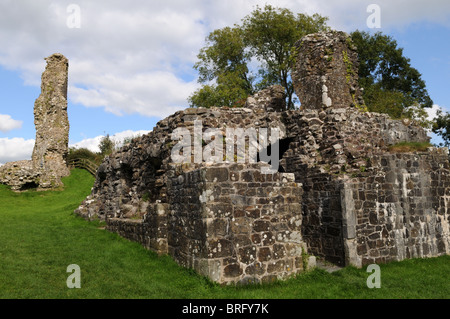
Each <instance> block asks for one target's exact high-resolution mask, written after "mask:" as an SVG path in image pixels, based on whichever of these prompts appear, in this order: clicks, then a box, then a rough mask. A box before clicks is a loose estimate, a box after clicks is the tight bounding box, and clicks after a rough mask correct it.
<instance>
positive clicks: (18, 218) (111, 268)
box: [0, 169, 450, 299]
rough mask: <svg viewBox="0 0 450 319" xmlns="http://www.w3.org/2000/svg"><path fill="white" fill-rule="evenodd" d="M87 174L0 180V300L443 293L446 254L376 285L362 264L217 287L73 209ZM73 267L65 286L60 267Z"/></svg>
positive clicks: (389, 270) (385, 275) (406, 264)
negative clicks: (48, 187) (75, 276)
mask: <svg viewBox="0 0 450 319" xmlns="http://www.w3.org/2000/svg"><path fill="white" fill-rule="evenodd" d="M93 181H94V180H93V177H92V176H90V175H89V173H87V172H86V171H84V170H79V169H74V170H72V174H71V176H69V177H67V178H65V179H64V183H65V190H64V191H47V192H35V191H28V192H25V193H21V194H16V193H13V192H11V191H10V190H9V188H8V187H6V186H4V185H0V298H12V299H16V298H20V299H22V298H44V299H45V298H57V299H62V298H73V299H75V298H108V299H110V298H111V299H112V298H151V299H157V298H165V299H198V298H230V299H235V298H245V299H253V298H264V299H273V298H283V299H290V298H403V299H406V298H446V299H447V298H449V297H450V256H442V257H438V258H430V259H412V260H406V261H402V262H394V263H390V264H386V265H380V266H381V288H379V289H377V288H373V289H369V288H368V287H367V285H366V280H367V278H368V276H369V275H370V274H369V273H367V272H366V270H365V269H356V268H353V267H348V268H345V269H342V270H340V271H338V272H334V273H332V274H329V273H327V272H325V271H323V270H320V269H316V270H314V271H311V272H309V273H305V274H302V275H299V276H297V277H296V278H293V279H290V280H287V281H284V282H277V283H274V284H270V285H259V286H247V287H223V286H219V285H217V284H213V283H211V282H210V281H208V280H206V279H205V278H203V277H201V276H198V275H197V274H195V273H194V272H193V271H191V270H188V269H184V268H181V267H179V266H178V265H177V264H176V263H175V262H174V261H173V260H172V259H171V258H170V257H168V256H163V257H158V256H157V255H156V254H154V253H152V252H150V251H148V250H146V249H144V248H143V247H142V246H140V245H139V244H137V243H134V242H130V241H128V240H126V239H123V238H121V237H119V236H118V235H116V234H113V233H110V232H108V231H105V230H103V229H102V228H101V227H100V226H101V225H100V224H99V223H96V222H87V221H85V220H84V219H82V218H80V217H78V216H75V215H74V214H73V211H74V209H75V208H76V207H77V206H78V205H79V204H80V202H81V201H82V200H83V199H84V198H85V197H86V196H87V195H88V194H89V193H90V188H91V187H92V184H93ZM70 264H77V265H79V266H80V269H81V288H80V289H69V288H67V285H66V280H67V278H68V276H69V275H70V274H71V273H67V272H66V270H67V266H69V265H70Z"/></svg>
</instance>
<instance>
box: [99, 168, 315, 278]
mask: <svg viewBox="0 0 450 319" xmlns="http://www.w3.org/2000/svg"><path fill="white" fill-rule="evenodd" d="M261 165H263V164H262V163H259V164H253V165H242V164H232V165H220V164H219V165H212V166H206V167H203V168H200V169H195V170H193V171H189V172H182V171H179V173H178V174H176V175H175V176H173V177H172V178H171V179H170V187H169V188H168V189H169V192H168V201H169V204H170V205H167V206H161V207H160V208H161V209H160V210H159V211H155V214H153V216H152V217H150V216H149V215H152V214H149V215H147V217H146V218H145V219H144V220H140V221H136V220H130V219H128V220H125V219H119V218H112V219H108V220H107V225H108V226H107V227H108V229H109V230H111V231H115V232H117V233H119V234H120V235H121V236H123V237H125V238H128V239H130V240H134V241H138V242H140V243H142V244H143V245H144V246H146V247H147V248H149V249H152V250H155V251H157V252H158V253H168V254H169V255H170V256H172V257H173V258H174V259H175V260H176V261H177V262H178V263H179V264H181V265H183V266H185V267H188V268H193V269H195V270H196V271H198V272H199V273H200V274H202V275H205V276H207V277H209V278H211V279H212V280H214V281H216V282H220V283H248V282H269V281H273V280H275V279H277V278H285V277H288V276H291V275H293V274H295V273H298V272H301V271H303V270H304V267H306V264H307V263H308V262H309V266H310V267H311V266H312V265H313V263H314V261H315V260H314V259H312V258H309V257H306V252H307V250H306V245H305V243H304V242H303V239H302V235H301V227H302V214H301V198H302V188H301V185H299V184H297V183H295V182H294V176H293V175H292V174H287V173H274V174H262V173H261ZM169 207H170V209H167V208H169ZM156 214H157V215H158V217H159V220H158V221H157V222H155V220H154V219H153V218H154V217H156ZM156 226H157V227H158V231H157V232H155V229H156V228H157V227H156ZM164 226H166V227H164ZM158 239H159V241H158ZM303 258H305V260H303Z"/></svg>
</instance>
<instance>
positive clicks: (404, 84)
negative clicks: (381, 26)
mask: <svg viewBox="0 0 450 319" xmlns="http://www.w3.org/2000/svg"><path fill="white" fill-rule="evenodd" d="M351 37H352V40H353V42H354V44H355V45H356V47H357V50H358V56H359V61H360V65H359V77H360V80H359V84H360V86H361V87H362V88H363V89H364V96H363V97H364V100H365V103H366V105H367V107H368V109H369V111H373V112H380V113H387V114H389V115H391V117H393V118H397V119H398V118H402V117H408V116H412V115H413V113H411V112H408V110H407V109H408V108H409V107H411V106H412V105H416V104H417V105H419V106H420V107H422V108H424V107H431V106H432V105H433V101H432V100H431V98H430V96H429V95H428V92H427V89H426V85H425V82H424V81H423V80H422V78H421V74H420V73H419V71H417V69H415V68H413V67H412V66H411V63H410V59H409V58H407V57H405V56H404V54H403V49H402V48H398V46H397V42H396V41H395V40H394V39H393V38H392V37H390V36H388V35H383V34H382V33H381V32H377V33H375V34H374V35H370V34H369V33H367V32H364V31H355V32H352V33H351ZM414 114H416V115H417V112H416V113H414ZM422 114H423V112H422Z"/></svg>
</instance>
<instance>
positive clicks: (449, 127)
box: [432, 110, 450, 147]
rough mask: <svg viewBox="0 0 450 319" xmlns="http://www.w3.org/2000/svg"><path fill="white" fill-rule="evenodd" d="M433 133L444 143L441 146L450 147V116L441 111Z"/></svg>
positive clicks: (438, 113)
mask: <svg viewBox="0 0 450 319" xmlns="http://www.w3.org/2000/svg"><path fill="white" fill-rule="evenodd" d="M432 131H433V133H435V134H437V135H439V136H440V137H441V138H442V140H443V141H444V143H441V145H440V146H446V147H450V114H449V113H447V112H443V111H441V110H439V111H438V112H437V117H436V119H435V121H434V123H433V128H432Z"/></svg>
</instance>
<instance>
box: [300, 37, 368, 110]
mask: <svg viewBox="0 0 450 319" xmlns="http://www.w3.org/2000/svg"><path fill="white" fill-rule="evenodd" d="M295 48H296V50H297V57H296V66H295V68H294V70H293V72H292V83H293V85H294V89H295V93H296V94H297V96H298V97H299V99H300V102H301V103H302V108H304V109H312V110H320V109H323V108H329V107H332V108H343V107H344V108H345V107H350V106H358V105H360V106H361V105H363V104H364V102H363V101H362V94H361V91H360V89H359V87H358V64H359V62H358V56H357V53H356V47H354V45H353V44H352V42H351V38H350V36H349V35H348V34H346V33H344V32H338V31H330V32H321V33H314V34H309V35H307V36H305V37H303V38H302V39H301V40H299V41H298V42H297V43H296V44H295Z"/></svg>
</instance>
